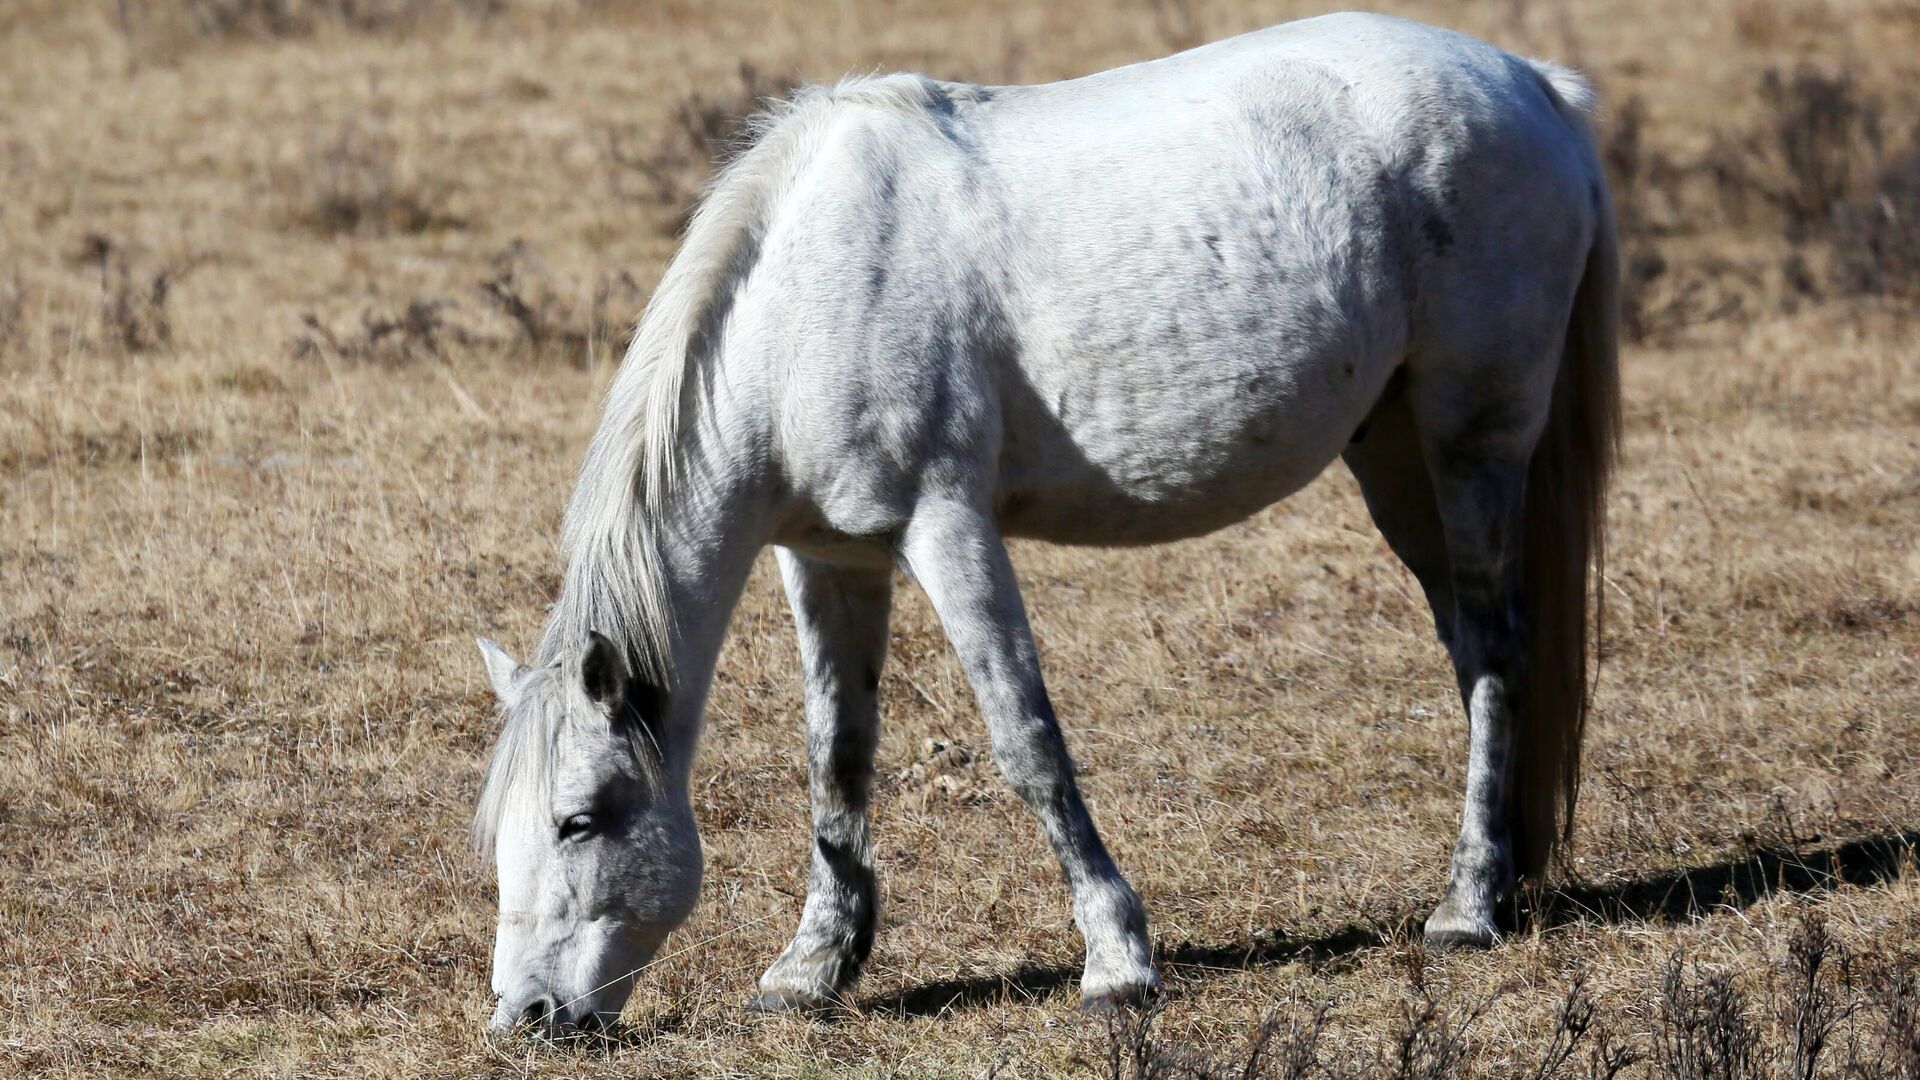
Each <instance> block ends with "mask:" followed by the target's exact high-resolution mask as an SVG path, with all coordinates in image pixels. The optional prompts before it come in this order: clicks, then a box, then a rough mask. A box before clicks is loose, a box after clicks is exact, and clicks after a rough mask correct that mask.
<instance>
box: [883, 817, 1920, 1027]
mask: <svg viewBox="0 0 1920 1080" xmlns="http://www.w3.org/2000/svg"><path fill="white" fill-rule="evenodd" d="M1916 846H1920V830H1915V831H1907V832H1896V833H1888V834H1885V835H1881V836H1872V837H1867V838H1866V839H1862V840H1855V841H1852V842H1850V843H1845V844H1840V845H1838V846H1834V847H1827V848H1817V849H1812V850H1800V851H1787V850H1778V849H1768V850H1760V851H1755V852H1754V853H1753V854H1750V855H1748V856H1746V857H1744V858H1739V859H1730V860H1727V861H1725V862H1719V863H1713V864H1711V865H1708V866H1697V867H1683V868H1681V869H1678V870H1672V871H1668V872H1665V873H1660V874H1655V875H1652V876H1650V877H1645V878H1640V879H1638V880H1633V881H1625V882H1619V883H1616V884H1612V885H1607V886H1593V885H1571V886H1567V887H1564V888H1559V889H1553V890H1549V891H1548V892H1547V893H1545V894H1544V895H1543V896H1541V897H1539V898H1538V899H1537V900H1536V902H1535V903H1534V905H1533V911H1532V914H1531V922H1532V924H1533V925H1535V926H1545V927H1554V926H1565V925H1568V924H1572V923H1580V922H1586V923H1602V924H1609V925H1618V924H1622V923H1633V922H1654V921H1677V920H1682V919H1689V918H1694V917H1697V916H1699V915H1702V914H1705V913H1706V912H1707V911H1709V910H1710V909H1714V908H1728V907H1734V908H1744V907H1747V906H1749V905H1751V904H1753V903H1755V902H1756V901H1758V900H1761V899H1764V898H1767V897H1773V896H1780V895H1783V894H1785V895H1792V894H1801V895H1804V894H1811V893H1820V892H1825V891H1827V890H1830V889H1833V888H1835V887H1837V886H1839V885H1843V884H1844V885H1870V884H1874V883H1876V882H1883V881H1890V880H1892V879H1894V878H1896V877H1898V876H1899V874H1900V872H1901V868H1902V867H1903V866H1904V865H1906V863H1907V862H1908V861H1909V859H1911V858H1912V857H1913V851H1914V849H1915V847H1916ZM1418 926H1419V923H1418V921H1417V917H1416V916H1413V915H1409V916H1408V917H1407V918H1405V919H1403V920H1401V921H1399V922H1398V923H1396V924H1393V925H1376V926H1357V925H1349V926H1346V927H1342V928H1341V929H1339V930H1335V931H1333V932H1332V933H1329V934H1322V935H1318V936H1312V937H1294V936H1290V935H1288V934H1286V933H1283V932H1281V931H1278V930H1275V931H1270V932H1268V933H1266V934H1264V935H1261V936H1260V937H1257V938H1254V939H1251V940H1248V941H1242V942H1234V943H1230V944H1217V945H1209V944H1200V943H1195V942H1183V943H1181V944H1179V945H1176V946H1173V947H1172V948H1168V949H1162V950H1161V952H1160V954H1159V957H1158V959H1159V961H1160V964H1161V965H1162V966H1163V967H1188V968H1198V969H1206V968H1225V969H1232V970H1241V971H1245V970H1254V969H1258V968H1266V967H1277V966H1280V965H1282V964H1290V963H1295V962H1306V963H1316V964H1317V963H1324V962H1326V961H1329V960H1335V959H1338V958H1340V957H1345V956H1351V955H1353V954H1356V953H1359V952H1361V951H1363V950H1366V949H1372V948H1378V947H1380V946H1382V945H1385V944H1387V943H1388V942H1389V941H1390V940H1393V939H1394V937H1396V936H1397V935H1400V934H1404V933H1410V932H1412V931H1413V930H1416V929H1417V928H1418ZM1079 974H1080V973H1079V970H1078V969H1077V968H1074V967H1068V966H1061V965H1055V966H1047V965H1041V964H1024V965H1021V966H1020V967H1017V968H1015V969H1013V970H1011V971H1005V972H996V973H993V974H988V975H979V976H973V977H970V978H963V979H943V980H940V981H938V982H931V983H924V984H922V985H920V986H914V987H908V988H906V989H904V990H901V991H900V992H898V993H894V994H886V995H881V996H878V997H875V998H871V999H868V1000H866V1001H864V1002H862V1005H863V1007H864V1009H865V1010H866V1011H868V1012H875V1013H882V1014H893V1015H897V1016H903V1017H912V1016H935V1015H938V1014H940V1013H943V1012H946V1011H948V1010H951V1009H959V1008H967V1007H971V1006H976V1005H985V1004H991V1003H994V1002H998V1001H1005V1000H1009V999H1023V998H1034V997H1039V996H1041V995H1043V994H1046V993H1049V992H1050V991H1053V990H1056V989H1059V988H1060V987H1063V986H1067V985H1069V984H1071V983H1072V982H1073V981H1074V980H1075V979H1077V978H1078V977H1079Z"/></svg>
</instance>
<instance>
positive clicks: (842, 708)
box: [750, 548, 893, 1011]
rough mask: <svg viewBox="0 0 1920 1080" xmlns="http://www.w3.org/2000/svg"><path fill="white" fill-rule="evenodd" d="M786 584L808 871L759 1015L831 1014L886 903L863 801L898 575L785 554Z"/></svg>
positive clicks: (757, 1001)
mask: <svg viewBox="0 0 1920 1080" xmlns="http://www.w3.org/2000/svg"><path fill="white" fill-rule="evenodd" d="M778 556H779V562H780V576H781V579H782V580H783V581H784V582H785V583H786V588H787V601H788V603H789V604H790V605H791V606H792V608H793V622H794V628H795V630H796V631H797V632H798V635H799V639H800V659H801V665H802V667H803V668H804V669H805V673H806V700H807V706H806V707H807V766H808V776H809V782H808V787H809V790H810V792H811V794H812V798H813V865H812V870H811V872H810V873H809V875H808V878H807V903H806V907H805V909H804V910H803V911H802V913H801V916H800V929H799V931H798V932H797V933H795V934H794V936H793V943H792V944H790V945H788V946H787V948H786V951H785V952H783V953H781V954H780V958H779V959H778V960H776V961H774V963H773V966H772V967H770V968H768V969H767V973H766V974H765V975H762V976H761V977H760V992H759V994H758V995H757V996H756V997H755V998H754V999H753V1002H752V1003H751V1005H750V1007H751V1008H754V1009H757V1010H760V1011H784V1010H788V1009H808V1008H816V1007H820V1006H823V1005H828V1004H832V1003H833V1002H835V1001H836V1000H838V998H839V996H840V994H842V993H843V992H844V991H846V990H847V989H848V988H849V987H851V986H852V985H853V982H854V980H855V979H856V978H858V977H859V975H860V967H861V965H862V964H864V963H866V960H867V954H868V952H869V951H871V950H872V948H873V928H874V922H875V919H876V917H877V915H878V903H879V898H878V894H877V890H876V889H875V886H874V878H873V863H872V856H871V854H870V852H869V849H868V846H867V794H868V788H869V784H870V781H871V779H872V776H873V747H874V739H875V737H876V735H877V732H878V728H879V720H880V711H879V685H880V665H881V663H882V662H883V661H884V660H885V658H886V653H887V610H888V606H889V603H890V601H891V597H892V588H893V583H892V575H891V573H890V572H889V571H886V570H860V569H849V568H845V567H839V566H833V565H829V564H827V563H823V562H820V561H818V560H815V559H810V558H808V557H807V556H805V555H800V554H798V553H795V552H793V551H789V550H787V549H785V548H781V549H779V551H778Z"/></svg>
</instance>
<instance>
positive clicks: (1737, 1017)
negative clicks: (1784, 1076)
mask: <svg viewBox="0 0 1920 1080" xmlns="http://www.w3.org/2000/svg"><path fill="white" fill-rule="evenodd" d="M1656 1004H1657V1005H1658V1012H1657V1014H1656V1017H1657V1023H1656V1024H1655V1026H1654V1030H1653V1051H1654V1054H1653V1056H1654V1062H1655V1064H1656V1065H1657V1066H1658V1067H1659V1068H1660V1069H1661V1070H1662V1072H1663V1075H1666V1076H1670V1077H1673V1078H1674V1080H1762V1078H1764V1077H1765V1075H1766V1073H1765V1072H1764V1071H1763V1069H1762V1065H1761V1062H1762V1060H1763V1059H1762V1058H1760V1057H1759V1056H1758V1055H1757V1053H1756V1051H1757V1050H1758V1049H1759V1048H1758V1045H1757V1044H1758V1034H1757V1033H1756V1032H1755V1031H1754V1029H1753V1025H1752V1024H1751V1023H1750V1022H1749V1020H1748V1018H1747V1008H1746V1000H1745V998H1744V997H1743V996H1742V995H1741V993H1740V989H1739V987H1737V986H1735V985H1734V982H1733V976H1731V975H1730V974H1728V973H1726V972H1724V971H1705V970H1702V969H1700V968H1699V967H1697V966H1695V967H1694V968H1693V969H1692V971H1691V972H1689V970H1688V965H1687V964H1686V962H1685V961H1684V960H1683V959H1682V958H1681V956H1680V955H1679V954H1677V953H1676V954H1674V955H1673V956H1671V957H1669V958H1668V960H1667V966H1666V968H1665V970H1664V972H1663V974H1662V975H1661V979H1660V987H1659V993H1658V997H1657V999H1656Z"/></svg>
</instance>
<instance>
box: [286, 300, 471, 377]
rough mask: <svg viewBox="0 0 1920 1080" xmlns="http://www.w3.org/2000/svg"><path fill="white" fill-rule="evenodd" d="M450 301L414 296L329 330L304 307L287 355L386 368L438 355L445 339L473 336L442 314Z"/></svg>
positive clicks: (458, 340)
mask: <svg viewBox="0 0 1920 1080" xmlns="http://www.w3.org/2000/svg"><path fill="white" fill-rule="evenodd" d="M453 306H454V303H453V301H451V300H435V299H428V298H424V297H422V298H416V299H414V300H412V301H411V302H409V303H408V304H407V306H406V307H405V308H404V309H402V310H401V311H400V312H399V313H398V314H387V313H377V312H374V311H372V310H367V311H363V312H361V313H360V324H359V326H357V327H355V328H353V329H350V330H335V329H334V328H332V327H330V326H328V325H327V324H326V323H324V322H322V321H321V320H320V318H319V316H317V315H314V314H313V313H312V312H308V313H306V314H304V315H302V316H301V317H300V325H301V328H302V329H301V332H300V333H299V334H298V335H296V336H295V338H294V340H293V345H292V353H293V358H294V359H296V360H306V359H314V358H321V357H332V358H334V359H340V360H356V361H361V362H368V363H376V364H384V365H386V366H388V367H400V366H404V365H406V364H410V363H413V362H415V361H417V360H420V359H423V358H424V359H436V360H437V359H444V358H445V356H446V351H445V349H446V346H447V345H448V344H450V343H454V344H464V343H468V342H471V341H472V340H473V335H472V334H471V333H470V332H469V331H467V330H466V329H464V328H462V327H460V326H457V325H454V324H450V323H448V322H447V321H446V318H445V314H444V313H445V312H446V311H447V309H449V308H451V307H453Z"/></svg>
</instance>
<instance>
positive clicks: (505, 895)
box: [474, 634, 701, 1037]
mask: <svg viewBox="0 0 1920 1080" xmlns="http://www.w3.org/2000/svg"><path fill="white" fill-rule="evenodd" d="M480 651H481V653H482V654H483V655H484V656H485V657H486V662H487V675H488V678H489V680H490V681H491V682H492V683H493V689H494V693H495V694H496V695H497V696H498V697H499V699H500V705H501V709H502V712H503V713H504V715H505V718H506V723H505V726H504V727H503V728H502V729H501V732H500V738H499V742H498V743H497V744H496V745H495V747H494V752H493V763H492V764H491V765H490V766H489V767H488V770H487V779H486V784H485V786H484V788H483V789H482V791H481V795H480V803H479V807H478V809H477V810H476V812H475V815H474V828H475V840H476V842H477V843H478V844H479V845H481V846H482V848H483V849H484V848H485V847H486V846H487V845H489V844H490V845H491V846H492V849H493V856H494V865H495V867H496V869H497V871H498V873H499V884H500V925H499V931H498V933H497V935H496V937H495V938H494V946H493V990H494V993H496V994H498V995H499V998H500V1001H499V1007H498V1008H497V1009H496V1010H495V1012H494V1014H493V1020H492V1022H491V1023H490V1024H489V1025H488V1030H489V1031H490V1032H493V1033H495V1034H504V1033H508V1032H512V1031H515V1030H518V1029H521V1028H523V1027H524V1028H529V1029H531V1030H532V1031H533V1032H534V1033H535V1034H539V1035H545V1036H549V1037H551V1036H558V1035H565V1034H569V1033H573V1032H576V1031H580V1030H583V1029H587V1030H591V1029H597V1028H602V1027H604V1026H605V1025H606V1024H608V1023H609V1022H611V1021H612V1020H613V1019H614V1018H615V1017H617V1016H619V1015H620V1009H621V1007H622V1006H624V1005H625V1004H626V1001H627V996H628V995H629V994H630V993H632V991H633V985H634V977H635V975H636V974H638V972H639V970H640V969H641V968H642V967H644V966H645V965H646V964H647V962H648V961H649V960H651V959H652V958H653V955H654V952H655V951H656V950H657V949H658V948H659V947H660V943H661V942H662V941H663V940H665V938H666V936H667V935H668V934H669V933H671V932H672V931H673V929H674V928H675V927H677V926H679V925H680V923H681V922H682V921H684V920H685V919H686V917H687V914H688V913H689V912H690V911H692V910H693V904H694V899H695V897H696V896H697V895H698V893H699V891H700V866H701V858H700V838H699V835H698V833H697V832H696V831H695V828H694V822H693V812H692V808H691V807H690V806H689V804H688V802H687V798H686V794H685V792H676V791H675V790H672V788H673V786H674V785H671V784H670V783H668V782H667V781H666V780H665V776H666V770H665V769H664V768H663V767H662V766H663V762H662V760H661V757H660V751H659V743H658V740H657V739H656V737H655V735H656V729H657V726H658V725H659V723H660V707H661V705H662V695H661V694H660V693H659V692H658V691H657V690H655V689H653V688H652V687H651V686H650V685H649V684H647V683H646V682H644V681H642V680H639V679H636V678H634V677H633V676H632V674H631V673H630V671H629V668H628V666H627V662H626V659H625V658H624V656H623V655H622V653H621V650H620V649H619V648H618V647H617V646H615V645H614V644H613V643H612V642H610V641H608V640H607V639H606V638H604V637H601V636H600V635H599V634H593V635H591V636H590V638H589V640H588V642H587V643H586V645H585V646H584V648H583V649H581V650H580V653H579V655H577V656H570V657H563V658H562V659H561V660H560V661H558V662H556V663H553V664H550V665H547V666H543V667H539V668H528V667H525V666H523V665H521V664H520V663H519V662H518V661H516V660H514V659H513V658H512V657H511V656H508V655H507V653H506V652H505V650H503V649H501V648H500V646H498V645H495V644H494V643H493V642H490V641H484V640H483V641H481V642H480Z"/></svg>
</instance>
